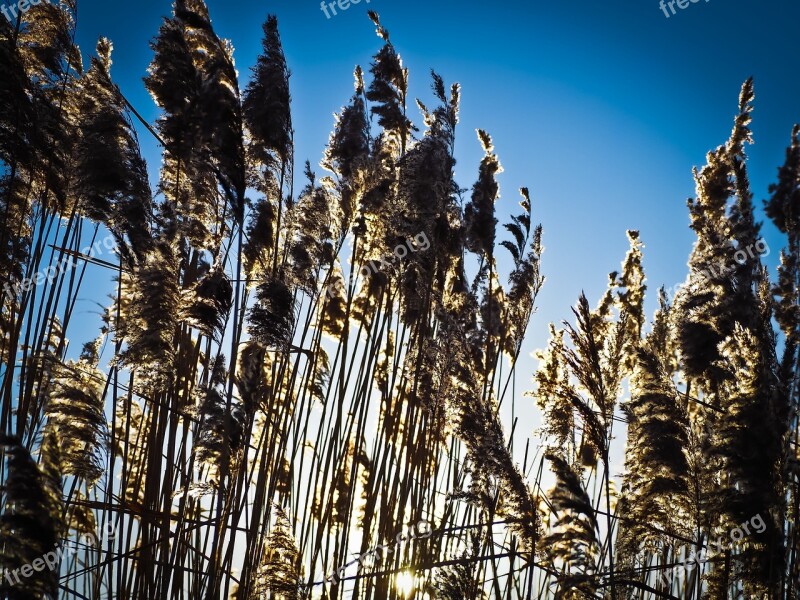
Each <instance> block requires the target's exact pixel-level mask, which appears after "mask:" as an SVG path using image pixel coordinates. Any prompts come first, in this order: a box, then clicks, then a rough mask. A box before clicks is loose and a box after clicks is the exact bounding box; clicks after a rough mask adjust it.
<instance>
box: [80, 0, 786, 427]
mask: <svg viewBox="0 0 800 600" xmlns="http://www.w3.org/2000/svg"><path fill="white" fill-rule="evenodd" d="M684 1H687V4H688V6H687V8H685V9H680V8H679V7H678V6H677V5H675V10H676V14H675V15H671V16H669V17H666V16H665V14H664V13H663V12H662V10H661V9H660V8H659V4H658V1H657V0H636V1H633V0H626V1H622V0H606V1H595V0H574V1H564V0H558V1H556V0H553V1H550V2H546V1H543V0H530V1H525V2H522V1H519V0H512V1H501V2H495V3H492V2H477V1H475V0H466V1H465V0H461V1H455V0H428V1H425V2H423V1H420V0H404V1H398V0H371V2H370V3H369V4H367V2H366V0H362V1H361V2H360V3H359V4H358V5H354V6H351V7H350V8H348V9H347V10H345V11H342V10H340V9H337V13H338V14H337V15H336V16H331V18H326V16H325V14H324V13H323V11H322V10H321V9H320V4H319V1H318V0H280V1H274V0H240V1H237V2H232V1H227V2H223V1H222V0H207V3H208V6H209V9H210V12H211V17H212V21H213V24H214V27H215V29H216V31H217V33H218V34H219V35H220V36H221V37H225V38H228V39H230V40H231V41H232V42H233V44H234V47H235V48H236V55H235V56H236V63H237V67H238V69H239V73H240V78H241V80H240V85H241V87H242V88H244V86H245V84H246V80H247V78H248V76H249V72H250V66H251V65H252V64H253V63H254V61H255V58H256V56H257V55H258V53H259V51H260V40H261V34H262V32H261V24H262V23H263V21H264V20H265V19H266V16H267V14H269V13H273V14H276V15H277V16H278V20H279V26H280V31H281V36H282V39H283V44H284V50H285V52H286V56H287V60H288V63H289V66H290V68H291V70H292V78H291V91H292V97H293V106H292V108H293V119H294V126H295V140H296V156H297V159H298V164H297V171H298V173H301V172H302V168H301V167H302V162H303V161H304V160H305V159H306V158H308V159H310V160H311V162H312V165H315V164H316V163H318V161H319V159H320V157H321V152H322V149H323V147H324V145H325V143H326V142H327V139H328V135H329V132H330V130H331V127H332V124H333V118H332V113H333V112H334V111H337V110H338V109H339V108H340V107H341V106H342V104H344V103H345V102H346V101H347V100H348V98H349V97H350V95H351V94H352V71H353V67H354V66H355V65H356V64H361V65H362V66H363V67H364V68H365V70H366V68H367V67H368V65H369V62H370V57H371V55H372V54H373V53H374V52H375V51H377V50H378V49H379V48H380V46H381V40H380V39H378V38H377V37H376V36H375V33H374V27H373V25H372V24H371V23H370V21H369V20H368V18H367V16H366V11H367V10H368V9H373V10H375V11H377V12H378V13H379V14H380V15H381V19H382V21H383V24H384V26H385V27H386V28H387V29H388V30H389V31H390V33H391V39H392V42H393V43H394V45H395V46H396V48H397V49H398V51H399V52H400V54H401V56H402V58H403V60H404V62H405V64H406V66H408V67H409V68H410V76H411V90H412V94H411V95H412V96H415V97H419V98H420V99H421V100H423V102H426V103H428V102H431V103H432V95H431V93H430V91H429V85H430V78H429V75H428V73H429V70H430V68H434V69H435V70H436V71H437V72H438V73H440V74H441V75H442V76H443V77H444V79H445V82H446V83H447V84H449V83H451V82H454V81H458V82H460V83H461V85H462V106H461V109H462V111H461V123H460V130H459V133H458V139H457V150H456V157H457V159H458V165H457V168H456V177H457V181H458V182H459V184H460V185H461V186H462V187H470V186H471V185H472V183H473V182H474V180H475V177H476V174H477V166H478V162H479V160H480V158H481V149H480V145H479V143H478V141H477V139H476V136H475V129H476V128H482V129H485V130H487V131H488V132H489V133H490V134H491V135H492V137H493V139H494V142H495V148H496V151H497V153H498V155H499V157H500V160H501V162H502V164H503V166H504V168H505V172H504V173H503V174H502V175H500V184H501V192H502V198H501V200H500V202H499V204H498V213H499V214H498V217H499V218H500V220H501V222H502V221H504V220H505V219H506V217H507V215H508V213H509V212H510V211H516V210H517V205H516V203H517V200H518V194H517V188H518V187H520V186H521V185H525V186H528V187H529V188H530V190H531V194H532V196H533V199H534V206H533V210H534V215H533V218H534V222H541V223H542V224H543V226H544V244H545V247H546V252H545V255H544V264H543V271H544V273H545V275H546V276H547V278H548V281H547V283H546V284H545V288H544V290H543V292H542V294H541V295H540V298H539V303H538V304H539V307H540V310H539V314H538V315H535V316H534V317H533V321H532V324H531V329H530V331H529V337H528V341H527V344H526V347H525V353H526V354H527V353H528V351H530V350H533V349H535V348H538V347H542V346H544V344H545V343H546V335H547V324H548V322H550V321H555V322H558V321H560V320H561V319H564V318H568V317H570V316H571V314H570V310H569V309H570V306H571V305H573V304H574V302H575V300H576V299H577V297H578V295H579V293H580V292H581V290H582V289H583V290H585V291H586V293H587V295H588V297H589V299H590V302H591V303H592V304H595V302H596V300H597V298H598V297H599V295H600V294H601V293H602V291H603V289H604V287H605V284H606V281H607V274H608V272H610V271H612V270H615V269H617V268H618V267H619V263H620V261H621V260H622V259H623V257H624V254H625V252H626V250H627V240H626V237H625V230H626V229H629V228H631V229H639V230H640V231H641V237H642V239H643V241H644V244H645V269H646V272H647V275H648V283H649V286H650V290H651V292H654V291H655V289H656V288H657V287H659V286H660V285H662V284H663V285H666V286H668V287H670V286H673V285H675V284H677V283H679V282H682V281H683V280H684V279H685V276H686V259H687V257H688V254H689V252H690V250H691V245H692V241H693V234H692V232H691V231H690V230H689V228H688V223H689V217H688V211H687V209H686V199H687V198H688V197H689V196H691V195H693V193H694V182H693V179H692V173H691V169H692V167H693V166H698V167H700V166H702V165H703V164H704V160H705V154H706V152H707V151H708V150H710V149H712V148H714V147H716V146H717V145H719V144H721V143H723V142H724V141H725V140H726V138H727V136H728V134H729V132H730V130H731V126H732V123H733V117H734V114H735V111H736V108H737V100H738V93H739V89H740V86H741V84H742V82H744V80H745V79H747V78H748V77H749V76H751V75H752V76H753V77H754V78H755V85H756V102H755V112H754V123H753V130H754V135H755V141H756V143H755V145H754V146H752V147H750V149H749V156H750V157H751V161H750V174H751V178H752V184H753V191H754V193H755V198H756V202H757V204H758V206H759V207H760V205H761V200H762V199H764V198H766V196H767V187H768V185H769V183H771V182H772V181H774V178H775V174H776V168H777V167H778V166H779V165H780V164H782V162H783V157H784V150H785V147H786V145H787V144H788V142H789V137H790V132H791V128H792V125H793V124H794V123H797V122H800V52H798V51H797V47H796V39H797V23H800V3H797V2H796V1H794V0H758V2H756V0H710V1H706V0H699V2H697V3H688V0H681V2H684ZM170 10H171V6H170V3H169V2H167V1H155V0H140V1H138V2H108V1H106V0H104V1H100V0H81V2H80V6H79V27H78V33H79V35H78V42H79V44H80V45H81V48H82V49H83V51H84V54H85V55H88V53H89V52H91V51H93V48H94V43H95V41H96V39H97V37H98V36H99V35H105V36H107V37H109V38H111V39H112V41H113V42H114V46H115V52H114V57H113V58H114V66H113V68H112V75H113V76H114V79H115V80H116V82H117V83H118V84H119V85H120V87H121V89H122V90H123V93H124V94H125V95H126V96H127V97H128V99H129V100H130V101H131V102H132V103H133V104H134V106H136V107H137V109H138V110H139V111H140V112H141V114H142V115H143V116H144V117H145V118H147V119H148V120H150V121H151V122H152V121H154V120H155V119H156V117H157V116H158V113H157V111H156V109H155V106H154V105H153V102H152V101H151V99H150V98H149V96H148V95H147V93H146V91H145V89H144V85H143V83H142V77H143V76H144V75H145V72H146V68H147V65H148V63H149V62H150V60H151V58H152V53H151V51H150V49H149V47H148V41H149V40H150V39H151V38H152V37H153V36H154V35H155V34H156V32H157V30H158V27H159V24H160V20H161V17H162V16H164V15H167V14H168V13H169V12H170ZM667 10H669V9H667ZM410 112H411V114H412V115H413V114H415V113H416V108H415V107H414V105H413V103H412V105H411V106H410ZM416 121H417V123H419V122H420V120H419V119H418V118H416ZM140 136H141V141H142V145H143V150H144V152H145V155H146V158H147V159H148V162H149V164H150V168H151V172H152V173H153V176H154V177H155V176H156V175H157V168H158V165H159V162H160V154H159V151H158V147H157V146H156V145H155V143H154V141H153V140H152V138H151V137H150V136H149V134H147V133H146V132H144V131H143V130H142V132H141V134H140ZM317 173H318V175H319V174H322V170H321V169H320V168H318V169H317ZM759 214H762V213H761V212H760V211H759ZM765 237H766V240H767V242H768V244H769V246H770V248H771V251H772V254H771V256H770V257H769V258H767V259H766V260H767V262H768V263H770V264H772V265H774V264H775V263H776V260H777V257H778V254H779V250H780V247H781V246H782V240H781V238H780V236H778V235H777V234H776V233H775V230H774V229H773V228H772V227H770V226H766V227H765ZM647 308H648V314H649V315H652V312H653V310H654V308H655V294H654V293H651V294H650V296H649V299H648V303H647ZM92 335H93V334H92ZM89 337H90V336H88V335H87V339H89ZM81 341H86V340H81ZM534 364H535V363H534V361H533V360H532V359H530V358H529V357H527V356H526V358H525V361H524V362H523V363H522V364H521V365H520V366H521V369H522V370H521V373H520V377H519V378H518V388H517V389H518V390H520V388H523V389H527V388H529V387H530V383H529V382H530V377H529V374H530V372H531V369H532V368H533V366H534ZM518 406H519V400H518ZM527 433H528V432H524V434H527Z"/></svg>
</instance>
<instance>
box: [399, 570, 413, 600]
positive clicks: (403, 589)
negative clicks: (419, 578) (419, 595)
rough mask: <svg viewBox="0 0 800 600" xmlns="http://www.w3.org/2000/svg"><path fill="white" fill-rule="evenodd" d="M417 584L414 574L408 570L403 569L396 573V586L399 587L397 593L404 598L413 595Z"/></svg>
mask: <svg viewBox="0 0 800 600" xmlns="http://www.w3.org/2000/svg"><path fill="white" fill-rule="evenodd" d="M415 584H416V580H415V578H414V575H412V574H411V573H409V572H408V571H401V572H400V573H398V574H397V575H395V578H394V587H395V588H396V589H397V593H398V594H400V596H401V597H403V598H410V597H411V595H412V594H413V593H414V587H415Z"/></svg>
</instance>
